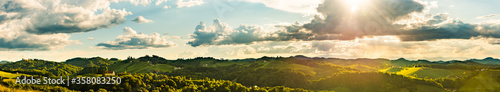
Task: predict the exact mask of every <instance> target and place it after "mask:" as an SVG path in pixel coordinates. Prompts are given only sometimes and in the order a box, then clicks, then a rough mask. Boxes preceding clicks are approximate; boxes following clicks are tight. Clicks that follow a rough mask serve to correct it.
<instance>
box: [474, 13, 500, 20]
mask: <svg viewBox="0 0 500 92" xmlns="http://www.w3.org/2000/svg"><path fill="white" fill-rule="evenodd" d="M496 16H500V14H490V15H484V16H479V17H476V18H477V19H485V18H491V17H496Z"/></svg>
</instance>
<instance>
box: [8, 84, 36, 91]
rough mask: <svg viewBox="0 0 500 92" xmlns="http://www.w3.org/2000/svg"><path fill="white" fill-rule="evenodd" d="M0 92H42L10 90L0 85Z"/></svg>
mask: <svg viewBox="0 0 500 92" xmlns="http://www.w3.org/2000/svg"><path fill="white" fill-rule="evenodd" d="M0 92H42V91H37V90H22V89H12V88H7V87H4V86H3V85H0Z"/></svg>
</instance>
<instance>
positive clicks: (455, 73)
mask: <svg viewBox="0 0 500 92" xmlns="http://www.w3.org/2000/svg"><path fill="white" fill-rule="evenodd" d="M471 72H472V71H469V70H461V69H436V68H422V69H420V70H418V71H416V72H414V73H412V74H410V75H413V74H417V76H418V77H419V78H456V77H465V76H466V75H468V74H470V73H471Z"/></svg>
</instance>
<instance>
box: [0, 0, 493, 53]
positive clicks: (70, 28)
mask: <svg viewBox="0 0 500 92" xmlns="http://www.w3.org/2000/svg"><path fill="white" fill-rule="evenodd" d="M498 4H500V1H498V0H1V1H0V60H8V61H18V60H21V59H23V58H24V59H34V58H36V59H45V60H51V61H64V60H67V59H71V58H75V57H97V56H99V57H104V58H119V59H125V58H127V57H128V56H132V57H140V56H144V55H158V56H161V57H165V58H167V59H177V58H195V57H214V58H224V59H243V58H259V57H262V56H273V57H274V56H282V57H288V56H295V55H305V56H309V57H329V58H345V59H354V58H387V59H397V58H406V59H410V60H417V59H426V60H432V61H438V60H445V61H446V60H466V59H473V58H477V59H482V58H486V57H494V58H497V57H500V39H499V38H500V11H498V9H500V6H498Z"/></svg>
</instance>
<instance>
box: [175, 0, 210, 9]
mask: <svg viewBox="0 0 500 92" xmlns="http://www.w3.org/2000/svg"><path fill="white" fill-rule="evenodd" d="M204 3H205V2H203V0H187V1H185V0H178V1H177V3H176V4H177V8H182V7H191V6H196V5H201V4H204Z"/></svg>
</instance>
